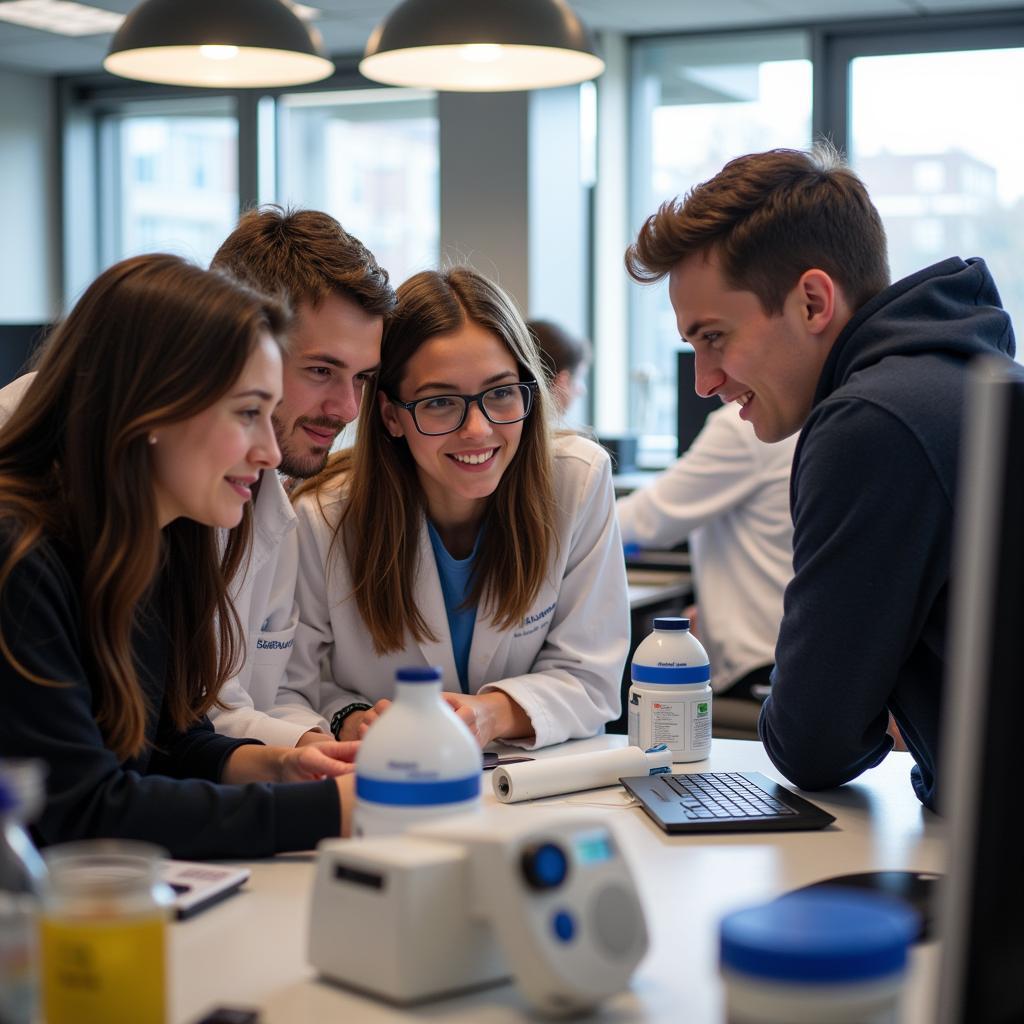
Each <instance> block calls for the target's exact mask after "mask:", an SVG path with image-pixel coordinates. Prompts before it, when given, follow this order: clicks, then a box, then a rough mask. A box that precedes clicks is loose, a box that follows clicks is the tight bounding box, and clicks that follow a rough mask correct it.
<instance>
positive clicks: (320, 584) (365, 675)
mask: <svg viewBox="0 0 1024 1024" xmlns="http://www.w3.org/2000/svg"><path fill="white" fill-rule="evenodd" d="M550 404H551V398H550V394H549V391H548V388H547V385H546V383H545V377H544V373H543V368H542V365H541V362H540V356H539V354H538V351H537V347H536V344H535V342H534V341H533V339H532V338H531V337H530V335H529V333H528V332H527V330H526V326H525V324H524V323H523V321H522V318H521V317H520V316H519V314H518V312H517V311H516V309H515V307H514V306H513V304H512V302H511V301H510V300H509V298H508V297H507V296H506V295H505V294H504V293H503V292H502V291H501V289H500V288H498V287H497V286H496V285H494V284H492V283H491V282H490V281H488V280H487V279H486V278H485V277H482V276H481V275H480V274H477V273H476V272H475V271H473V270H470V269H468V268H456V269H453V270H449V271H447V272H446V273H435V272H424V273H421V274H417V275H415V276H414V277H412V278H410V279H409V280H408V281H406V282H405V284H403V285H402V286H401V287H400V288H399V289H398V305H397V307H396V308H395V310H394V312H393V313H392V314H390V315H389V317H388V318H387V319H386V320H385V328H384V340H383V345H382V348H381V368H380V373H379V374H378V377H377V380H376V382H375V386H374V392H373V393H371V394H368V395H367V397H366V399H365V400H364V402H363V407H362V411H361V415H360V420H359V433H358V440H357V442H356V446H355V448H354V449H352V450H350V451H347V452H342V453H340V455H338V456H336V457H335V458H334V459H333V460H332V462H331V463H330V464H329V465H328V466H327V468H326V469H325V470H324V472H323V473H322V474H321V475H320V476H319V477H317V478H315V479H314V480H311V481H309V482H307V483H306V484H305V485H304V486H303V487H302V488H301V489H300V492H299V494H298V500H297V505H296V511H297V513H298V517H299V547H300V553H299V582H298V587H297V591H296V596H297V600H298V603H299V610H300V622H299V626H298V630H297V632H296V640H295V647H294V649H293V652H292V657H291V660H290V662H289V667H288V683H287V687H286V688H285V689H283V690H282V693H281V699H283V700H288V699H289V691H293V692H295V693H296V695H297V696H296V699H304V700H307V701H311V702H312V703H313V704H314V706H316V705H317V704H318V703H319V707H320V711H321V714H323V715H324V716H325V717H326V718H327V719H328V720H329V721H331V722H332V729H333V730H334V733H335V735H336V736H337V737H339V738H355V737H357V736H359V735H361V734H362V732H363V731H365V727H366V726H367V725H368V724H369V723H370V722H372V721H373V720H374V719H375V718H376V716H377V715H378V714H379V713H380V711H381V710H382V709H383V708H384V707H386V700H387V698H388V697H390V695H391V693H392V689H393V682H394V673H395V669H396V668H397V667H400V666H404V665H433V664H436V665H441V666H442V667H443V668H444V679H445V686H446V689H447V690H448V691H449V692H448V693H447V697H448V700H449V702H450V703H451V704H452V705H453V706H454V707H455V709H456V711H457V713H458V714H459V716H460V717H461V718H463V719H464V720H465V721H466V723H467V724H468V725H469V726H470V728H471V729H472V730H473V732H474V733H475V735H476V736H477V738H478V740H479V741H480V743H481V745H484V744H486V743H488V742H490V741H491V740H494V739H503V740H509V741H512V742H516V743H519V744H521V745H523V746H530V747H535V746H536V747H539V746H544V745H547V744H550V743H558V742H561V741H562V740H566V739H570V738H573V737H582V736H590V735H592V734H594V733H595V732H597V731H598V730H599V729H601V727H602V726H603V725H604V724H605V723H606V722H608V721H609V720H611V719H614V718H615V717H617V715H618V713H619V700H620V683H621V679H622V666H623V662H624V660H625V657H626V651H627V645H628V635H629V611H628V601H627V596H626V579H625V569H624V566H623V560H622V549H621V546H620V541H619V534H618V526H617V524H616V520H615V509H614V498H613V492H612V485H611V470H610V466H609V462H608V458H607V456H606V455H605V453H604V452H603V450H602V449H601V448H599V447H598V446H597V445H595V444H593V443H591V442H590V441H587V440H586V439H584V438H581V437H577V436H575V435H564V436H560V437H557V438H555V437H553V436H552V433H551V427H550V417H551V410H550ZM324 656H327V657H328V658H329V663H330V668H331V676H332V679H333V683H322V684H321V683H320V664H321V660H322V658H323V657H324ZM318 698H319V701H318Z"/></svg>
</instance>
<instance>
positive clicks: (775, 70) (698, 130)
mask: <svg viewBox="0 0 1024 1024" xmlns="http://www.w3.org/2000/svg"><path fill="white" fill-rule="evenodd" d="M808 47H809V43H808V39H807V36H806V35H805V34H804V33H781V34H780V33H774V34H758V35H746V36H729V37H721V38H701V39H694V40H669V41H662V40H659V41H652V42H644V43H640V44H638V45H637V46H636V48H635V49H634V68H635V71H634V98H633V110H632V118H633V134H634V145H633V152H634V154H635V163H634V167H633V183H634V184H633V189H632V194H633V202H632V207H633V208H632V212H631V223H632V227H633V229H634V230H636V229H638V228H639V227H640V225H641V224H642V223H643V221H644V219H645V218H646V217H647V216H649V215H650V214H651V213H653V212H654V211H655V210H656V209H657V208H658V206H659V205H660V204H661V203H662V202H663V201H664V200H666V199H670V198H672V197H674V196H677V195H682V194H684V193H685V192H687V191H688V190H689V189H690V188H692V187H693V186H694V185H695V184H697V183H698V182H701V181H704V180H705V179H707V178H709V177H711V176H712V175H713V174H715V173H716V172H717V171H718V170H720V169H721V167H722V165H723V164H725V163H726V162H727V161H728V160H730V159H731V158H732V157H735V156H739V155H741V154H743V153H749V152H753V151H756V150H762V149H770V148H772V147H775V146H795V147H806V146H807V145H808V144H809V143H810V141H811V62H810V60H809V59H808ZM630 319H631V324H632V330H631V342H630V359H629V365H630V374H629V382H628V388H629V396H628V408H629V422H630V427H631V429H632V430H633V431H634V432H636V433H639V434H642V435H645V436H646V437H649V438H652V444H651V447H652V448H657V446H658V441H657V438H659V437H660V438H664V439H666V440H664V441H662V442H661V446H662V448H668V449H669V452H671V449H674V437H672V436H671V435H673V434H674V433H675V429H676V391H677V389H676V376H675V367H676V355H675V353H676V351H677V350H678V349H679V347H680V341H679V332H678V330H677V328H676V323H675V317H674V316H673V313H672V307H671V306H670V305H669V301H668V293H667V288H666V287H665V286H664V285H660V286H658V285H655V286H653V287H645V288H634V289H633V290H632V309H631V317H630Z"/></svg>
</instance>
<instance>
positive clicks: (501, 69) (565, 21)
mask: <svg viewBox="0 0 1024 1024" xmlns="http://www.w3.org/2000/svg"><path fill="white" fill-rule="evenodd" d="M359 70H360V71H361V72H362V73H363V74H364V75H365V76H366V77H367V78H371V79H373V80H374V81H377V82H385V83H387V84H388V85H405V86H413V87H415V88H420V89H442V90H450V91H453V92H503V91H508V90H513V89H544V88H548V87H551V86H556V85H573V84H575V83H577V82H583V81H586V80H587V79H590V78H596V77H597V76H598V75H599V74H601V72H602V71H604V61H603V60H601V58H600V57H598V56H597V54H596V53H595V46H594V41H593V39H592V37H591V35H590V33H589V32H588V31H587V30H586V28H585V27H584V26H583V24H582V23H581V22H580V20H579V19H578V18H577V17H576V15H575V14H574V13H573V12H572V10H571V9H570V7H569V5H568V4H567V3H565V0H404V2H403V3H401V4H399V6H398V7H396V8H395V9H394V10H393V11H392V12H391V13H390V14H389V15H388V16H387V17H386V18H385V19H384V20H383V21H382V22H381V23H380V24H379V25H378V26H377V28H376V29H374V32H373V35H371V36H370V41H369V42H368V43H367V44H366V52H365V54H364V56H363V59H362V61H361V62H360V64H359Z"/></svg>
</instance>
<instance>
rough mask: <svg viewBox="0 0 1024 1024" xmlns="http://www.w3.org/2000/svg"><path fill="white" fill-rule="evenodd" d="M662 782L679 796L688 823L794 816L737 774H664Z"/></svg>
mask: <svg viewBox="0 0 1024 1024" xmlns="http://www.w3.org/2000/svg"><path fill="white" fill-rule="evenodd" d="M664 781H665V782H666V783H668V785H669V786H671V787H672V789H673V790H675V792H676V793H678V794H679V799H680V802H681V803H682V806H683V813H684V814H685V815H686V817H687V818H688V819H689V820H690V821H698V820H701V819H706V818H759V817H764V816H765V815H766V814H767V815H778V814H784V815H785V814H796V813H797V812H796V811H794V810H793V808H792V807H787V806H786V804H784V803H782V801H781V800H776V799H775V797H773V796H771V795H770V794H768V793H766V792H765V791H764V790H763V789H761V788H760V787H759V786H756V785H754V783H753V782H750V781H749V780H748V779H745V778H744V777H743V776H742V775H741V774H740V773H739V772H697V773H694V774H692V775H666V776H664Z"/></svg>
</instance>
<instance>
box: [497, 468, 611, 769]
mask: <svg viewBox="0 0 1024 1024" xmlns="http://www.w3.org/2000/svg"><path fill="white" fill-rule="evenodd" d="M578 501H579V505H578V508H577V509H576V510H575V522H574V524H573V529H572V534H571V537H570V549H569V556H568V561H567V562H566V567H565V573H564V575H563V577H562V580H561V585H560V586H559V590H558V599H557V604H556V606H555V610H554V611H553V612H552V623H551V626H550V628H549V630H548V634H547V637H546V639H545V641H544V646H543V647H542V648H541V649H540V651H539V653H538V655H537V658H536V660H535V661H534V663H533V666H532V667H533V671H532V672H530V673H528V674H525V675H520V676H514V677H512V678H508V679H501V680H498V681H496V682H493V683H487V684H486V685H485V686H482V687H480V692H481V693H485V692H487V691H491V690H502V691H504V692H505V693H507V694H508V695H509V696H510V697H511V698H512V699H513V700H514V701H515V702H516V703H517V704H519V706H520V707H521V708H522V709H523V710H524V711H525V712H526V714H527V715H528V716H529V718H530V721H531V723H532V724H533V729H534V736H533V738H532V739H528V740H509V741H507V742H510V743H513V744H515V745H516V746H522V747H527V748H531V749H532V748H536V747H546V746H549V745H550V744H552V743H561V742H563V741H564V740H569V739H578V738H582V737H585V736H593V735H594V733H596V732H598V731H599V730H600V729H601V728H602V727H603V726H604V725H605V724H606V723H607V722H609V721H611V720H613V719H615V718H617V717H618V715H619V710H620V702H621V692H622V669H623V666H624V665H625V662H626V655H627V653H628V651H629V596H628V592H627V589H626V568H625V562H624V560H623V557H622V541H621V539H620V537H619V528H618V524H617V522H616V520H615V494H614V490H613V488H612V479H611V463H610V462H609V460H608V458H607V456H602V457H601V458H599V459H596V460H595V462H594V463H593V464H592V465H591V466H590V468H589V472H588V475H587V479H586V484H585V486H584V487H583V489H582V493H581V494H580V497H579V499H578Z"/></svg>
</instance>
